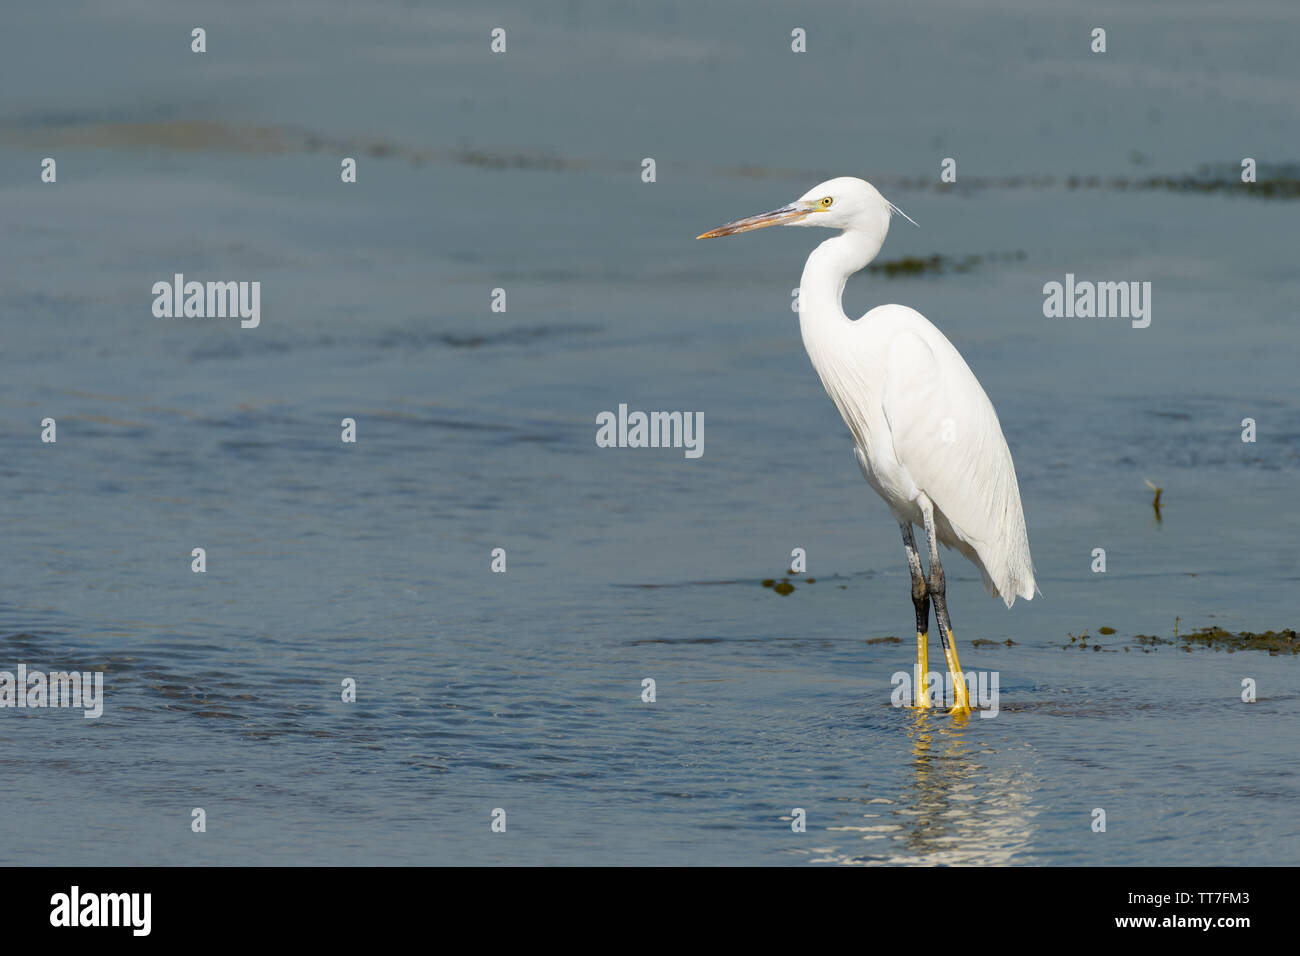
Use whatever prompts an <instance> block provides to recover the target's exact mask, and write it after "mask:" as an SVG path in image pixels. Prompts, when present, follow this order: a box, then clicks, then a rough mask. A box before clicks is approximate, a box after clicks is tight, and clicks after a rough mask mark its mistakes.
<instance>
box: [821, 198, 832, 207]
mask: <svg viewBox="0 0 1300 956" xmlns="http://www.w3.org/2000/svg"><path fill="white" fill-rule="evenodd" d="M834 201H835V200H834V199H832V198H831V197H830V196H827V197H826V198H825V199H823V200H822V208H823V209H825V208H826V207H828V206H829V205H830V204H831V203H833V202H834Z"/></svg>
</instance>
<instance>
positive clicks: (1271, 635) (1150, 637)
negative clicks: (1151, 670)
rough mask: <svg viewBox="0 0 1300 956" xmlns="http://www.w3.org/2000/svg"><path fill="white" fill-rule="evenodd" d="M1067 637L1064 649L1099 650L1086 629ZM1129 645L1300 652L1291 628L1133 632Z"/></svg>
mask: <svg viewBox="0 0 1300 956" xmlns="http://www.w3.org/2000/svg"><path fill="white" fill-rule="evenodd" d="M1098 633H1101V634H1106V635H1110V634H1114V633H1115V629H1114V628H1111V627H1103V628H1099V629H1098ZM1068 636H1069V638H1070V640H1069V641H1068V642H1067V643H1065V644H1063V645H1061V646H1062V647H1064V648H1065V649H1066V650H1069V649H1070V648H1071V647H1074V648H1077V649H1079V650H1087V649H1088V648H1089V647H1091V648H1092V650H1094V651H1096V650H1101V645H1100V644H1092V645H1089V643H1088V632H1087V631H1084V632H1083V634H1081V635H1079V636H1078V637H1076V636H1075V635H1073V634H1070V635H1068ZM1130 646H1131V647H1134V648H1137V649H1138V650H1140V651H1142V653H1144V654H1150V653H1151V652H1152V651H1157V650H1159V649H1160V648H1162V647H1171V648H1174V649H1175V650H1180V651H1184V652H1186V653H1188V654H1190V653H1191V652H1192V651H1194V650H1197V649H1205V650H1213V651H1227V652H1228V653H1229V654H1234V653H1236V652H1237V651H1264V652H1265V653H1267V654H1269V655H1270V656H1272V657H1276V656H1277V655H1279V654H1300V634H1297V633H1296V632H1295V631H1294V630H1291V629H1284V630H1280V631H1263V632H1261V633H1255V632H1253V631H1240V632H1237V631H1228V630H1225V629H1224V628H1221V627H1203V628H1199V629H1197V630H1194V631H1191V632H1189V633H1186V634H1179V633H1178V632H1177V630H1175V632H1174V636H1173V637H1161V636H1160V635H1159V634H1134V635H1133V639H1132V642H1131V645H1130ZM1124 650H1125V651H1128V650H1129V647H1125V648H1124Z"/></svg>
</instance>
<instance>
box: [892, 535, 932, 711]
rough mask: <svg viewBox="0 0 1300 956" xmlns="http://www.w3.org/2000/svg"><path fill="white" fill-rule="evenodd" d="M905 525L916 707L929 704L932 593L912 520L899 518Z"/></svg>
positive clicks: (904, 537)
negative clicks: (912, 612) (913, 630)
mask: <svg viewBox="0 0 1300 956" xmlns="http://www.w3.org/2000/svg"><path fill="white" fill-rule="evenodd" d="M899 527H900V528H902V529H903V547H904V548H906V549H907V569H908V570H909V571H911V572H912V606H913V607H915V608H916V675H915V681H916V683H915V689H916V693H915V702H916V706H917V707H921V708H927V707H929V706H930V694H929V693H928V688H929V684H928V682H927V681H926V675H927V674H929V673H930V594H929V592H928V591H927V590H926V586H925V575H924V574H923V573H922V572H921V556H920V555H919V554H918V553H917V551H916V539H915V538H913V537H912V523H911V522H910V521H908V522H900V523H899Z"/></svg>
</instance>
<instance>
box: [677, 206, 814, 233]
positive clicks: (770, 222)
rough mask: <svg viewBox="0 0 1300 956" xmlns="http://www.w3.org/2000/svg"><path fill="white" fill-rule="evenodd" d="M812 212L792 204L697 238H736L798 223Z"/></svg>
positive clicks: (712, 230)
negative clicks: (753, 232) (772, 227)
mask: <svg viewBox="0 0 1300 956" xmlns="http://www.w3.org/2000/svg"><path fill="white" fill-rule="evenodd" d="M811 211H812V210H811V209H809V208H808V207H807V206H805V205H803V204H802V203H797V202H792V203H790V205H788V206H782V207H781V208H780V209H773V210H772V211H771V212H764V213H759V214H758V215H757V216H749V217H748V218H746V219H737V220H736V221H735V222H729V223H727V224H726V225H725V226H719V227H718V228H717V229H710V230H709V231H708V232H705V233H701V234H700V235H698V236H696V237H695V238H696V239H716V238H717V237H718V236H734V235H735V234H736V233H738V232H749V231H750V230H751V229H766V228H767V227H768V226H784V225H787V224H788V223H792V222H798V221H799V220H800V219H802V218H804V217H805V216H807V215H808V214H809V213H810V212H811Z"/></svg>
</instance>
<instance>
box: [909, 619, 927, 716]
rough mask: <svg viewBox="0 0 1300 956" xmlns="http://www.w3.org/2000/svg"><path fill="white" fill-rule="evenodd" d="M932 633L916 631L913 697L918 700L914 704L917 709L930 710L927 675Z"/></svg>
mask: <svg viewBox="0 0 1300 956" xmlns="http://www.w3.org/2000/svg"><path fill="white" fill-rule="evenodd" d="M929 645H930V635H929V633H928V632H921V631H917V632H916V672H915V673H914V674H913V675H912V677H913V678H915V680H916V684H915V686H914V687H913V692H912V697H913V699H914V700H915V701H916V703H914V704H913V705H912V706H913V707H915V708H916V709H917V710H929V709H930V707H931V704H930V687H929V684H928V683H927V682H926V676H927V675H928V674H929V673H930V646H929Z"/></svg>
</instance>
